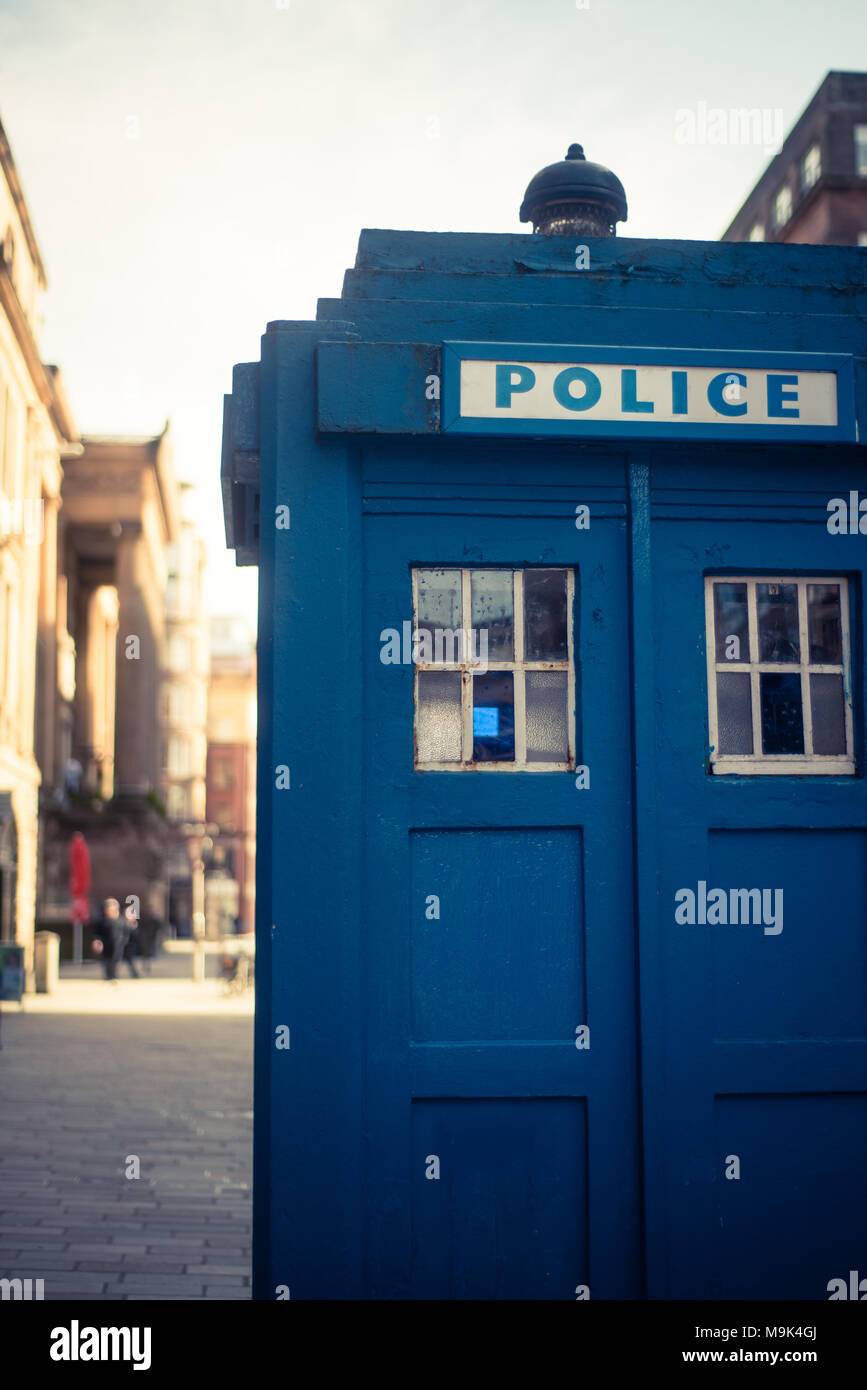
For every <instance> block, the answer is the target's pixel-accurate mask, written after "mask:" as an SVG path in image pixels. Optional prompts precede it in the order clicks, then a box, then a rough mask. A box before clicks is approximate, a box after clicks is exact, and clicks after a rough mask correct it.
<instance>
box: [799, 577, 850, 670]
mask: <svg viewBox="0 0 867 1390" xmlns="http://www.w3.org/2000/svg"><path fill="white" fill-rule="evenodd" d="M807 622H808V628H809V633H810V660H811V661H812V662H815V664H816V665H817V666H840V665H842V662H843V629H842V625H841V622H840V586H839V584H808V585H807Z"/></svg>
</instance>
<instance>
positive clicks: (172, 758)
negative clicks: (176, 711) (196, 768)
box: [166, 735, 190, 777]
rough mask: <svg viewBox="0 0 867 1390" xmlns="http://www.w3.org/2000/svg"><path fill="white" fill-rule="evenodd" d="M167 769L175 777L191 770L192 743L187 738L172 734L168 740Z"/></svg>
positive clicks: (184, 774)
mask: <svg viewBox="0 0 867 1390" xmlns="http://www.w3.org/2000/svg"><path fill="white" fill-rule="evenodd" d="M166 768H167V771H168V772H169V773H171V775H172V776H174V777H184V776H186V774H187V773H188V772H189V770H190V745H189V743H188V742H187V740H186V739H185V738H180V737H178V736H177V735H172V737H171V738H170V739H169V741H168V761H167V764H166Z"/></svg>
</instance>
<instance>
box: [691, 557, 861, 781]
mask: <svg viewBox="0 0 867 1390" xmlns="http://www.w3.org/2000/svg"><path fill="white" fill-rule="evenodd" d="M705 604H706V625H707V662H708V706H709V709H708V715H709V726H710V765H711V768H712V770H713V772H714V773H724V772H735V773H741V774H744V773H747V774H750V773H753V774H755V773H777V774H789V775H792V774H795V775H803V774H808V773H813V774H816V773H818V774H822V773H824V774H826V775H830V774H838V775H839V774H841V773H842V774H849V775H851V774H853V773H854V771H855V754H854V743H853V732H852V686H851V677H850V639H849V632H850V628H849V585H848V582H847V580H845V579H844V578H842V576H836V577H817V578H801V577H794V576H791V577H790V576H781V577H774V578H768V577H765V576H734V577H732V576H726V577H725V578H708V579H706V581H705Z"/></svg>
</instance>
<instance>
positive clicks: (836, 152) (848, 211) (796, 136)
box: [722, 72, 867, 246]
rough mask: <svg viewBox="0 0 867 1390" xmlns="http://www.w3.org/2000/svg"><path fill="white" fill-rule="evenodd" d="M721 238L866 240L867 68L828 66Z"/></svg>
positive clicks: (851, 243) (813, 241) (835, 243)
mask: <svg viewBox="0 0 867 1390" xmlns="http://www.w3.org/2000/svg"><path fill="white" fill-rule="evenodd" d="M722 240H723V241H787V242H809V243H811V244H813V245H824V246H832V245H833V246H867V73H863V72H829V73H828V75H827V76H826V77H825V80H824V81H823V82H822V85H821V86H820V87H819V90H818V91H817V92H816V95H815V96H814V97H813V99H812V101H811V102H810V104H809V105H808V106H807V108H806V110H805V111H804V113H803V115H802V116H800V118H799V119H798V120H797V122H796V123H795V125H794V126H793V128H792V130H791V131H790V133H789V135H788V136H787V138H786V140H785V142H784V144H783V147H782V149H781V150H780V153H779V154H777V155H776V156H775V157H774V158H773V159H772V160H771V162H770V164H769V165H768V167H767V169H766V170H765V172H764V173H763V174H762V176H761V178H760V179H759V181H758V183H757V184H756V186H755V188H754V189H753V191H752V193H750V195H749V197H748V198H747V200H746V202H745V203H744V204H743V206H742V207H741V208H740V209H739V210H738V212H737V213H736V214H735V216H734V217H733V219H732V221H731V224H730V226H729V227H728V228H727V230H726V231H725V232H724V233H723V237H722Z"/></svg>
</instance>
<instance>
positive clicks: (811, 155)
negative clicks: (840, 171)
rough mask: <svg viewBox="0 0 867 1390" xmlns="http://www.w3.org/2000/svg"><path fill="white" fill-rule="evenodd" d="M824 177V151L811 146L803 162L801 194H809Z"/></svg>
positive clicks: (816, 146)
mask: <svg viewBox="0 0 867 1390" xmlns="http://www.w3.org/2000/svg"><path fill="white" fill-rule="evenodd" d="M821 177H822V151H821V150H820V148H819V146H818V145H811V146H810V148H809V149H808V150H807V153H806V154H805V155H804V158H803V159H802V160H801V192H802V193H808V192H809V191H810V189H811V188H812V187H813V185H814V184H815V183H818V182H819V179H820V178H821Z"/></svg>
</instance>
